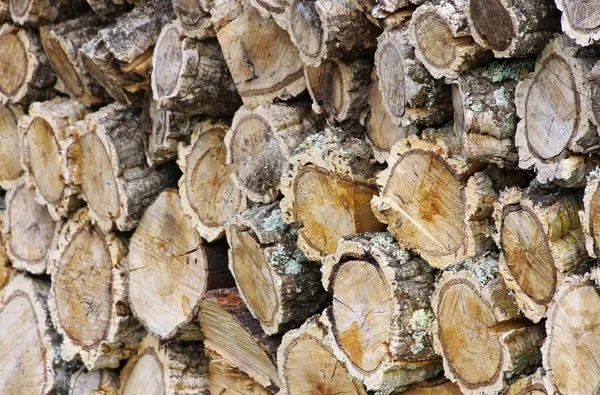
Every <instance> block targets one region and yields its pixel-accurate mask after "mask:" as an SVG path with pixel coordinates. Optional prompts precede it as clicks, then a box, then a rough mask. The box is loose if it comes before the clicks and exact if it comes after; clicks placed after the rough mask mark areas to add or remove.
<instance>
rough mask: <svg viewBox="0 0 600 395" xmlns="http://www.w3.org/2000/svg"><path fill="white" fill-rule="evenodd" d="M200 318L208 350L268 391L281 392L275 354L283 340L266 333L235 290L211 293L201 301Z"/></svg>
mask: <svg viewBox="0 0 600 395" xmlns="http://www.w3.org/2000/svg"><path fill="white" fill-rule="evenodd" d="M199 315H200V327H201V328H202V332H203V333H204V336H205V341H204V346H205V347H206V349H207V350H210V351H212V352H215V353H217V354H219V355H221V356H222V357H223V358H224V359H225V360H226V361H227V362H228V363H229V364H230V365H232V366H234V367H236V368H237V369H239V370H240V371H242V372H244V373H246V374H247V375H248V376H250V377H251V378H252V379H254V380H255V381H256V382H257V383H259V384H260V385H262V386H263V387H265V388H266V389H268V390H270V391H273V392H277V391H279V388H280V387H281V383H280V381H279V377H278V375H277V367H276V355H275V353H276V352H277V347H278V346H279V343H280V342H281V338H280V337H269V336H267V335H266V334H265V333H264V332H263V330H262V329H261V327H260V324H259V323H258V321H256V320H255V319H254V318H253V317H252V314H250V312H249V311H248V309H247V308H246V306H245V305H244V302H243V301H242V299H241V298H240V297H239V294H238V292H237V290H236V289H235V288H230V289H221V290H214V291H209V292H208V293H207V295H206V298H205V299H204V300H203V301H202V302H200V314H199Z"/></svg>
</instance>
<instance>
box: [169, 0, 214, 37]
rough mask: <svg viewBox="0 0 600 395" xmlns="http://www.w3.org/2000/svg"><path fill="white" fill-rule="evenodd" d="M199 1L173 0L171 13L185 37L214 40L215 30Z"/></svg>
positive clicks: (207, 13) (207, 11)
mask: <svg viewBox="0 0 600 395" xmlns="http://www.w3.org/2000/svg"><path fill="white" fill-rule="evenodd" d="M202 3H203V2H202V1H200V0H173V11H174V12H175V15H176V16H177V21H178V22H179V25H180V26H181V28H182V29H183V34H184V35H186V36H187V37H192V38H197V39H207V38H214V37H215V36H216V34H217V33H216V32H215V28H214V27H213V25H212V21H211V20H210V10H207V9H206V8H205V7H204V6H203V4H202Z"/></svg>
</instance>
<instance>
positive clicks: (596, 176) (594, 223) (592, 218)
mask: <svg viewBox="0 0 600 395" xmlns="http://www.w3.org/2000/svg"><path fill="white" fill-rule="evenodd" d="M599 188H600V172H599V171H598V169H597V168H596V170H594V171H593V172H591V173H590V174H589V175H588V177H587V184H586V187H585V194H584V196H583V207H582V208H581V211H579V219H580V221H581V225H582V227H583V233H584V235H585V246H586V249H587V252H588V255H589V256H591V257H594V258H598V257H599V256H600V234H598V229H600V225H599V224H598V220H599V219H600V215H599V212H598V206H599V201H598V199H600V193H599V192H598V190H599Z"/></svg>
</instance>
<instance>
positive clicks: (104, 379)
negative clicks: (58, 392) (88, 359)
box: [69, 368, 119, 395]
mask: <svg viewBox="0 0 600 395" xmlns="http://www.w3.org/2000/svg"><path fill="white" fill-rule="evenodd" d="M69 388H70V391H69V394H71V395H117V391H118V390H119V376H118V375H117V374H116V373H115V372H114V371H111V370H107V369H102V370H91V371H87V370H85V369H84V368H81V369H79V370H78V371H77V372H75V373H74V374H73V376H71V383H70V385H69Z"/></svg>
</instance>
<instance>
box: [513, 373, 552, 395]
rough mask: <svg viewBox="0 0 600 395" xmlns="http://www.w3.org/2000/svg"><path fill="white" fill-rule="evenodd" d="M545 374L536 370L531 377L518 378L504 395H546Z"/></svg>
mask: <svg viewBox="0 0 600 395" xmlns="http://www.w3.org/2000/svg"><path fill="white" fill-rule="evenodd" d="M544 375H545V372H543V371H542V369H538V370H536V371H535V373H534V374H532V375H531V376H527V377H523V378H520V379H519V380H517V381H515V382H514V383H513V384H511V386H510V387H509V388H508V391H507V392H506V395H546V394H548V391H547V390H546V386H545V385H544Z"/></svg>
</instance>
